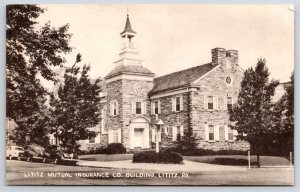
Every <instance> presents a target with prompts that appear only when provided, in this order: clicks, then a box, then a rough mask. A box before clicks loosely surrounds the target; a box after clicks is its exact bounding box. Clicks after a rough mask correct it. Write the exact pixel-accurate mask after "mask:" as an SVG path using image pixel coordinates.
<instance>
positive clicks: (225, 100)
mask: <svg viewBox="0 0 300 192" xmlns="http://www.w3.org/2000/svg"><path fill="white" fill-rule="evenodd" d="M224 110H227V97H224Z"/></svg>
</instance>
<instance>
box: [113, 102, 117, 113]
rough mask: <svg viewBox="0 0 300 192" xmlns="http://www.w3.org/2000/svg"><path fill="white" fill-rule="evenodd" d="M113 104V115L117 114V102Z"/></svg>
mask: <svg viewBox="0 0 300 192" xmlns="http://www.w3.org/2000/svg"><path fill="white" fill-rule="evenodd" d="M113 105H114V106H113V107H114V115H117V103H114V104H113Z"/></svg>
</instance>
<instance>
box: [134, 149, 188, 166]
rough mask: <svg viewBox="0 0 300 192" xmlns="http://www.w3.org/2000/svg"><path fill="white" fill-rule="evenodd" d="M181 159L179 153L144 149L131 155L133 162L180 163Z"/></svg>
mask: <svg viewBox="0 0 300 192" xmlns="http://www.w3.org/2000/svg"><path fill="white" fill-rule="evenodd" d="M182 161H183V158H182V156H181V155H180V154H179V153H174V152H160V153H156V152H154V151H144V152H140V153H136V154H134V155H133V160H132V162H133V163H167V164H181V163H182Z"/></svg>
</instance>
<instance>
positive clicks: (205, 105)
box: [203, 95, 208, 109]
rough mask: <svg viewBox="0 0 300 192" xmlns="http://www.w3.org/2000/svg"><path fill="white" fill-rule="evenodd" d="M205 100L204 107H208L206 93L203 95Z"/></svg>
mask: <svg viewBox="0 0 300 192" xmlns="http://www.w3.org/2000/svg"><path fill="white" fill-rule="evenodd" d="M203 102H204V104H203V105H204V109H207V108H208V107H207V96H206V95H203Z"/></svg>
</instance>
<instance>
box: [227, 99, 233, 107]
mask: <svg viewBox="0 0 300 192" xmlns="http://www.w3.org/2000/svg"><path fill="white" fill-rule="evenodd" d="M232 104H233V101H232V97H227V109H228V110H231V109H232Z"/></svg>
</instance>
